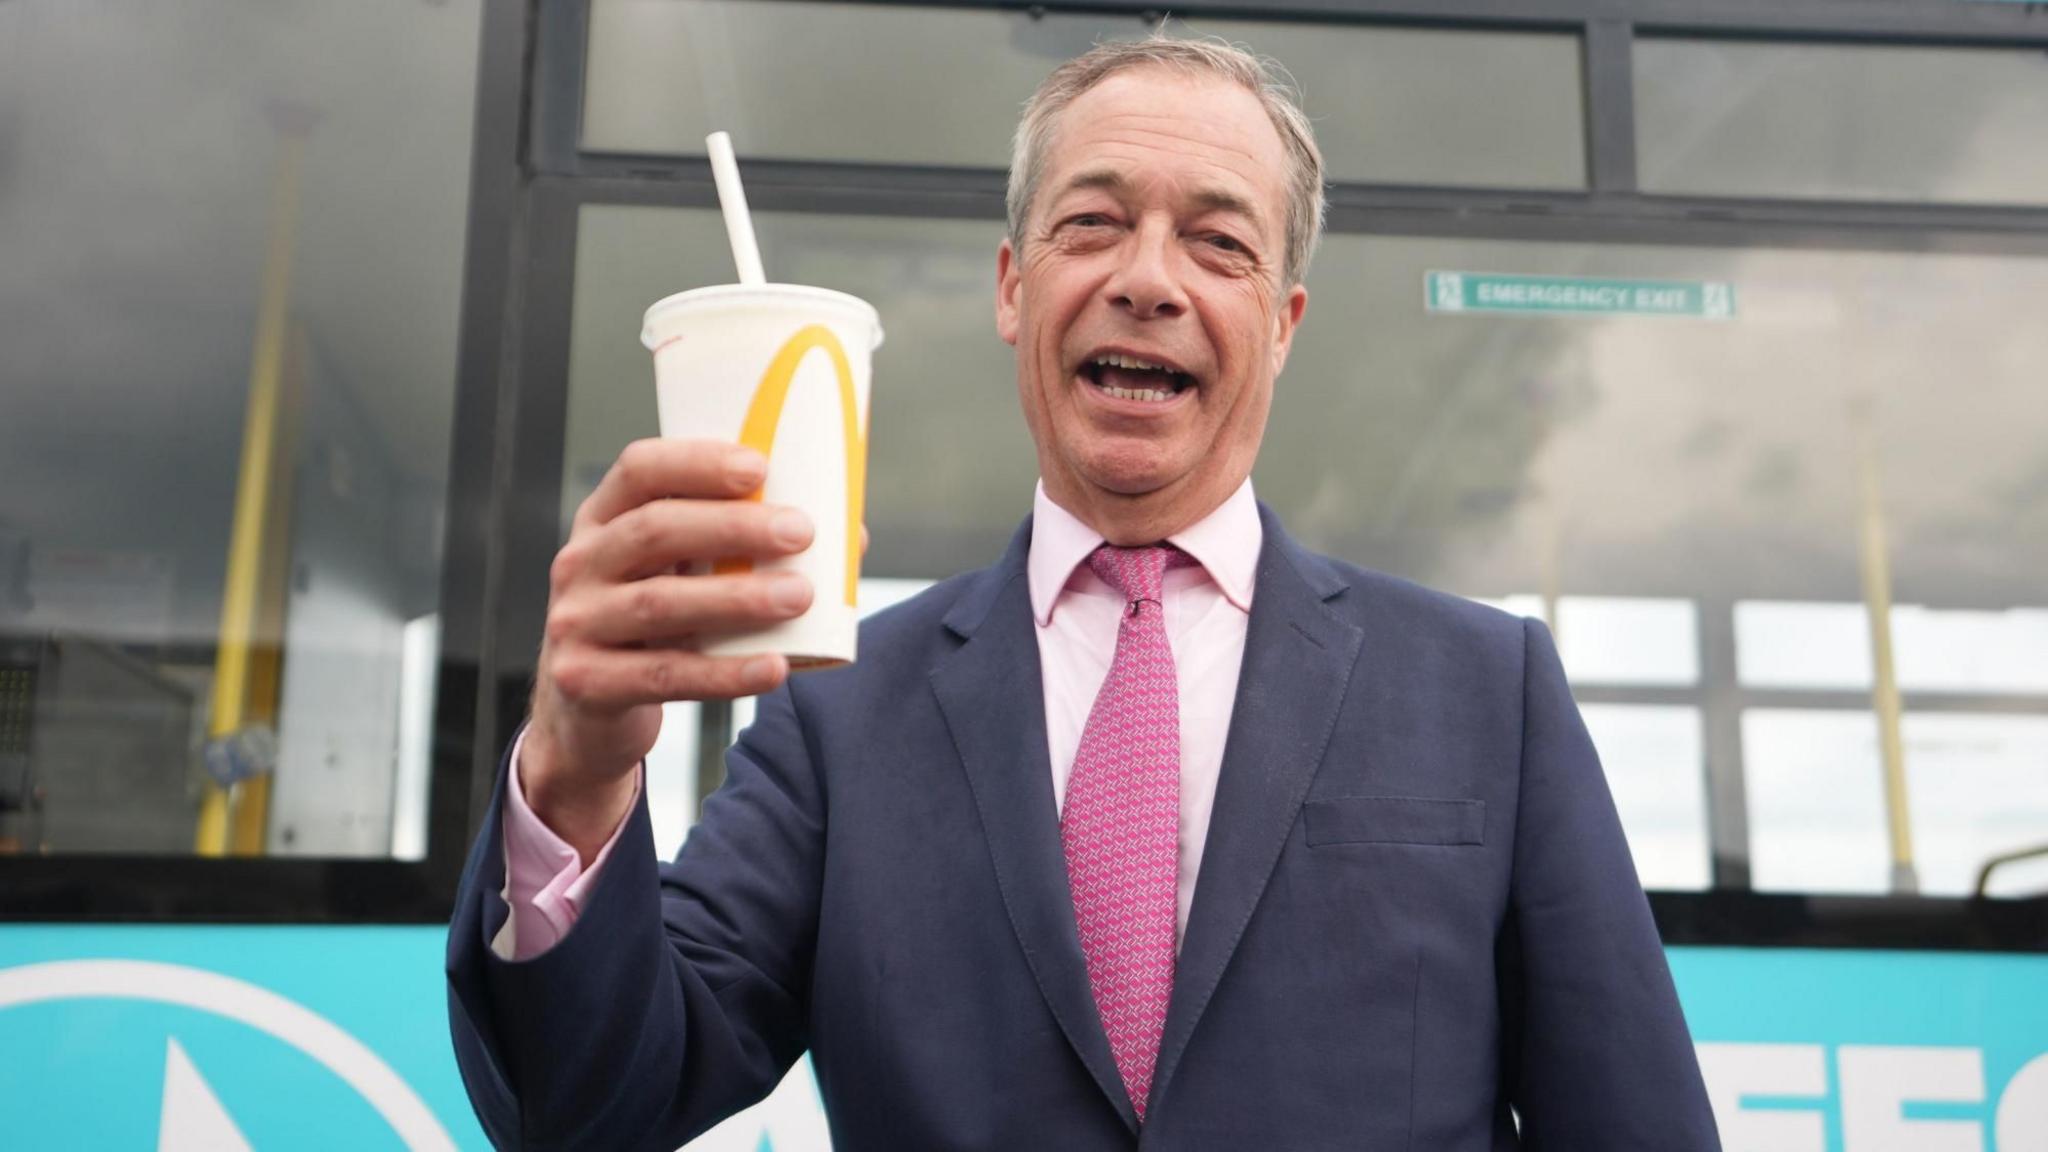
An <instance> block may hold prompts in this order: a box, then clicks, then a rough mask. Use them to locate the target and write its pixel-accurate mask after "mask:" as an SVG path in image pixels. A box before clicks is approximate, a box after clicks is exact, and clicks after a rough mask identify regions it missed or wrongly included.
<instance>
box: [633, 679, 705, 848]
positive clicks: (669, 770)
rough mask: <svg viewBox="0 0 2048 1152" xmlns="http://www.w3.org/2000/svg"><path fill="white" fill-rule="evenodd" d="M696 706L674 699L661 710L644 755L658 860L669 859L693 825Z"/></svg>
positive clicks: (695, 807)
mask: <svg viewBox="0 0 2048 1152" xmlns="http://www.w3.org/2000/svg"><path fill="white" fill-rule="evenodd" d="M697 726H698V715H697V704H696V703H695V702H694V701H689V700H675V701H671V702H669V703H667V704H664V705H662V707H661V734H660V735H659V736H657V737H656V738H655V741H654V747H653V748H652V749H650V750H649V751H648V753H647V769H646V770H647V775H646V777H645V779H646V788H647V815H648V817H649V819H650V820H652V821H653V824H654V852H655V858H656V859H658V860H672V859H674V858H675V854H676V852H677V850H678V849H680V848H681V847H682V846H683V837H684V836H685V835H686V834H687V833H688V832H689V829H690V825H691V824H693V823H695V822H696V819H697V810H698V808H699V806H701V805H702V804H703V803H704V798H703V797H702V796H699V795H698V794H697Z"/></svg>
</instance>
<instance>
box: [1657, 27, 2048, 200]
mask: <svg viewBox="0 0 2048 1152" xmlns="http://www.w3.org/2000/svg"><path fill="white" fill-rule="evenodd" d="M1635 81H1636V82H1635V92H1636V153H1637V156H1638V159H1639V162H1640V164H1641V182H1642V187H1643V188H1644V189H1645V190H1646V191H1651V192H1684V193H1695V194H1705V195H1715V196H1790V197H1824V198H1838V199H1856V200H1863V199H1869V200H1906V201H1950V202H1961V203H1983V204H2048V133H2043V132H2042V130H2041V126H2042V125H2043V124H2048V66H2044V65H2043V61H2042V58H2041V53H2040V52H2039V50H2037V49H1975V48H1891V47H1860V46H1859V47H1843V46H1835V45H1817V44H1757V43H1747V42H1738V41H1713V40H1648V39H1646V40H1642V41H1639V42H1638V43H1637V45H1636V55H1635Z"/></svg>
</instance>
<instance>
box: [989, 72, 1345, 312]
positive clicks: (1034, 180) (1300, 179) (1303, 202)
mask: <svg viewBox="0 0 2048 1152" xmlns="http://www.w3.org/2000/svg"><path fill="white" fill-rule="evenodd" d="M1143 67H1160V68H1170V69H1173V70H1175V71H1177V72H1181V73H1183V74H1186V75H1191V76H1203V77H1216V78H1218V79H1222V80H1226V81H1229V82H1230V83H1233V84H1236V85H1238V86H1239V87H1241V88H1244V89H1245V90H1247V91H1249V92H1251V93H1252V94H1253V95H1254V96H1257V97H1258V98H1259V104H1260V105H1261V106H1262V107H1264V108H1265V110H1266V116H1267V117H1268V118H1269V119H1271V120H1272V122H1273V128H1274V130H1275V131H1277V132H1279V134H1280V141H1281V143H1282V144H1284V145H1285V146H1286V149H1287V167H1288V172H1287V254H1286V260H1285V263H1284V264H1283V265H1282V273H1283V282H1282V286H1283V287H1289V288H1291V287H1293V286H1294V285H1296V284H1299V283H1301V278H1302V275H1303V274H1304V273H1306V272H1307V271H1308V261H1309V257H1310V256H1311V255H1313V254H1314V253H1315V250H1316V242H1317V241H1318V240H1320V239H1321V238H1322V234H1323V212H1324V207H1325V203H1326V202H1325V200H1324V197H1323V154H1322V152H1321V150H1319V149H1318V148H1317V147H1316V135H1315V129H1314V128H1312V127H1310V125H1309V122H1308V116H1307V115H1306V114H1305V113H1303V112H1302V110H1301V105H1300V103H1299V101H1298V97H1297V96H1296V94H1295V91H1294V88H1293V86H1292V85H1291V84H1290V83H1289V82H1288V81H1287V79H1286V78H1285V74H1286V70H1285V69H1283V68H1281V67H1280V65H1279V64H1278V63H1276V62H1274V61H1271V60H1267V59H1263V58H1261V57H1258V56H1254V55H1252V54H1251V53H1250V52H1247V51H1245V50H1244V49H1242V48H1239V47H1238V46H1236V45H1235V44H1231V43H1228V42H1226V41H1222V40H1214V39H1177V38H1175V37H1171V36H1167V35H1165V34H1164V33H1163V32H1154V33H1153V34H1152V35H1151V36H1150V37H1149V38H1147V39H1144V40H1121V41H1112V42H1111V43H1108V44H1098V45H1096V46H1095V47H1094V48H1093V49H1091V50H1090V51H1088V52H1087V53H1085V54H1083V55H1081V56H1077V57H1075V58H1074V59H1072V60H1069V61H1067V62H1066V63H1065V64H1062V65H1060V66H1059V67H1058V68H1056V69H1054V70H1053V73H1052V75H1050V76H1047V77H1046V78H1045V82H1044V83H1042V84H1040V85H1039V86H1038V91H1037V92H1035V93H1033V94H1032V96H1031V99H1030V101H1029V102H1027V103H1026V104H1025V105H1024V117H1023V119H1021V120H1019V121H1018V122H1017V136H1016V140H1015V142H1014V143H1013V144H1012V145H1011V149H1010V186H1009V192H1008V195H1007V196H1006V197H1005V204H1006V206H1007V208H1008V209H1009V227H1010V244H1011V246H1012V247H1014V248H1016V249H1018V250H1019V251H1021V250H1022V249H1023V246H1024V222H1025V219H1026V218H1027V217H1029V216H1030V215H1031V204H1032V201H1033V199H1034V198H1035V197H1036V196H1037V194H1038V181H1039V177H1040V176H1041V175H1042V172H1043V169H1044V165H1045V156H1046V152H1047V151H1048V149H1049V148H1050V146H1051V143H1052V136H1053V131H1054V129H1055V128H1056V127H1057V125H1058V122H1059V116H1060V113H1061V112H1063V111H1065V110H1066V107H1067V105H1069V104H1072V103H1073V102H1074V101H1075V100H1076V99H1078V98H1079V97H1080V96H1081V94H1082V93H1084V92H1086V91H1088V90H1089V89H1090V88H1093V87H1095V86H1096V85H1097V84H1100V83H1102V82H1103V81H1104V80H1106V79H1108V78H1109V77H1110V76H1112V75H1115V74H1116V73H1118V72H1123V71H1127V70H1129V69H1132V68H1143Z"/></svg>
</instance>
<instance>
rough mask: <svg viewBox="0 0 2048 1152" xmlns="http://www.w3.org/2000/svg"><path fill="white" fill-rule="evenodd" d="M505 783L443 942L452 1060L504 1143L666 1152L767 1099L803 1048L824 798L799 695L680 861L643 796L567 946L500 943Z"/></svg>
mask: <svg viewBox="0 0 2048 1152" xmlns="http://www.w3.org/2000/svg"><path fill="white" fill-rule="evenodd" d="M504 787H505V784H504V776H503V774H502V771H501V774H500V777H499V782H498V795H497V796H495V797H494V799H493V801H492V804H491V808H490V811H489V813H488V815H487V816H486V818H485V820H484V824H483V827H482V829H481V830H480V832H479V836H478V840H477V843H476V846H475V848H474V849H473V850H472V852H471V855H470V860H469V864H468V866H467V868H466V869H465V871H464V875H463V878H462V884H461V888H460V890H459V892H458V895H457V904H456V910H455V916H454V918H453V921H452V923H451V925H450V929H449V931H450V936H449V946H448V977H449V991H450V996H449V1016H450V1025H451V1029H452V1032H453V1036H454V1041H455V1048H456V1056H457V1063H458V1065H459V1066H460V1068H461V1070H462V1076H463V1082H464V1085H465V1087H466V1088H467V1089H468V1091H469V1096H470V1101H471V1103H472V1104H473V1105H474V1107H475V1109H476V1112H477V1116H478V1119H479V1120H481V1121H482V1123H483V1126H484V1129H485V1131H486V1132H487V1133H488V1134H489V1136H490V1138H491V1140H492V1142H493V1143H494V1144H495V1145H497V1146H498V1147H503V1148H510V1147H517V1148H558V1147H559V1148H572V1147H573V1148H608V1149H622V1150H625V1149H640V1148H647V1149H660V1150H662V1152H668V1150H670V1149H674V1148H676V1147H677V1146H679V1145H681V1144H683V1143H685V1142H687V1141H688V1140H690V1139H691V1138H693V1137H695V1136H696V1135H698V1134H699V1133H701V1132H703V1131H704V1130H706V1129H708V1128H710V1127H711V1126H712V1125H714V1124H716V1123H717V1122H719V1121H720V1120H723V1119H724V1118H726V1117H727V1116H729V1115H731V1114H732V1113H734V1112H737V1111H739V1110H740V1109H742V1108H745V1107H747V1106H748V1105H750V1104H753V1103H755V1102H756V1101H758V1100H760V1099H761V1098H762V1097H764V1096H766V1095H767V1094H768V1093H769V1092H770V1091H771V1090H772V1089H773V1088H774V1087H775V1085H776V1083H777V1082H778V1081H779V1080H780V1079H781V1077H782V1075H783V1073H785V1072H786V1071H787V1070H788V1069H789V1067H790V1065H791V1064H793V1063H794V1062H795V1061H796V1058H797V1057H798V1056H799V1055H801V1054H802V1052H803V1050H804V1048H805V1047H806V1045H807V1042H808V1041H807V1018H808V1003H807V994H808V989H809V986H810V970H811V958H812V951H813V948H814V945H815V941H816V932H817V917H818V898H819V887H820V878H821V868H822V861H823V858H824V838H825V824H824V796H823V793H822V790H821V788H820V786H819V782H818V776H817V774H816V772H815V770H814V765H813V764H812V762H811V759H810V756H809V754H808V749H807V747H806V743H805V741H804V739H803V734H802V731H801V726H800V722H799V720H798V718H797V713H796V706H795V704H794V702H793V698H792V696H791V690H790V688H789V687H788V686H784V687H783V688H781V689H779V690H777V691H776V692H775V693H773V694H771V695H768V696H764V697H762V699H761V703H760V708H759V711H758V713H757V718H756V720H755V722H754V724H753V725H752V726H751V727H750V728H749V729H748V730H747V732H746V733H745V735H743V736H742V737H741V739H740V741H739V743H738V744H736V745H735V746H734V747H733V748H732V749H731V750H730V751H729V752H728V753H727V755H726V782H725V784H724V785H723V786H722V787H721V788H720V789H719V790H718V792H717V793H716V794H715V795H713V796H712V797H711V798H710V799H709V800H708V801H707V802H706V804H705V806H704V812H703V818H702V819H701V820H700V821H699V823H698V824H697V825H696V827H695V828H693V829H692V830H691V832H690V835H689V839H688V841H687V842H686V843H685V845H684V847H683V850H682V851H681V852H680V853H679V854H678V855H677V857H676V860H675V862H674V863H673V864H667V865H658V864H657V862H656V861H655V859H654V853H653V851H652V850H651V847H650V844H651V841H652V838H653V833H652V828H651V824H650V822H649V819H648V814H647V808H646V799H645V794H646V790H645V789H642V790H641V799H640V801H639V802H638V803H637V806H636V807H635V809H634V812H633V814H632V816H631V817H630V818H629V820H628V824H627V826H626V828H625V830H624V833H623V837H622V839H621V841H620V845H619V851H618V852H617V853H616V854H615V855H614V856H613V857H612V858H611V860H610V861H609V862H608V863H607V865H606V867H605V869H604V871H603V872H602V873H601V874H600V875H599V876H598V877H597V878H596V882H595V884H594V885H593V887H592V888H591V890H590V892H589V893H588V896H587V899H586V901H585V903H584V906H583V908H582V911H581V914H580V915H579V916H578V918H577V919H576V922H575V924H574V925H573V926H572V927H571V928H570V929H569V930H568V932H567V934H566V935H564V936H563V937H562V939H561V941H560V942H559V943H557V944H556V945H555V946H554V947H552V948H550V949H548V950H547V951H545V952H543V953H541V954H540V955H538V956H535V957H532V958H530V959H527V960H522V961H508V960H504V959H501V958H500V957H499V956H498V955H497V954H496V953H495V952H493V951H492V949H491V947H490V941H491V938H492V937H493V936H494V935H495V934H496V932H497V930H498V929H499V928H500V927H501V926H502V924H503V923H504V919H505V905H504V901H503V900H502V899H501V898H500V895H499V893H500V891H501V889H502V886H503V883H504V860H503V849H502V842H503V835H502V820H503V806H504V795H503V790H504Z"/></svg>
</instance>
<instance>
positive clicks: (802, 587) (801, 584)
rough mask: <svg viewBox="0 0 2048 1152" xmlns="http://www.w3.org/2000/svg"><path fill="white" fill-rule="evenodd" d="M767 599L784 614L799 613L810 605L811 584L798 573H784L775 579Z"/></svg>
mask: <svg viewBox="0 0 2048 1152" xmlns="http://www.w3.org/2000/svg"><path fill="white" fill-rule="evenodd" d="M768 598H769V599H770V600H773V601H774V602H775V606H776V607H777V608H780V609H782V610H783V611H784V612H800V611H802V610H803V609H804V608H806V607H808V606H809V605H810V602H811V582H810V581H809V580H808V579H806V578H805V577H804V576H803V575H802V574H800V573H796V572H784V573H782V574H781V575H779V576H777V577H775V583H774V585H773V586H772V587H771V588H769V590H768Z"/></svg>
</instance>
